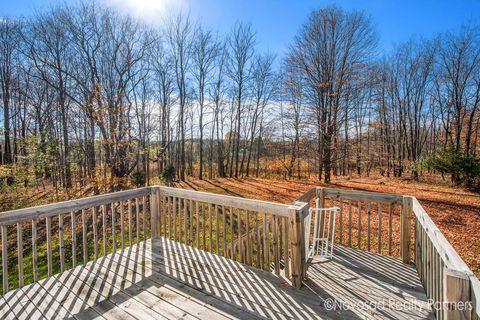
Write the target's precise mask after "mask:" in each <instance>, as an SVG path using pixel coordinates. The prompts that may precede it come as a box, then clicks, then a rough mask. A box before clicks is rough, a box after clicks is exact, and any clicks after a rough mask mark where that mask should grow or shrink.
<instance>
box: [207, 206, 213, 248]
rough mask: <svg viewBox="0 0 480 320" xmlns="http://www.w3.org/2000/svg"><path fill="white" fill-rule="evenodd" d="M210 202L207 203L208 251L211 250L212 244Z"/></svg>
mask: <svg viewBox="0 0 480 320" xmlns="http://www.w3.org/2000/svg"><path fill="white" fill-rule="evenodd" d="M212 216H213V214H212V204H211V203H209V204H208V231H209V244H208V248H209V252H213V248H212V244H213V218H212Z"/></svg>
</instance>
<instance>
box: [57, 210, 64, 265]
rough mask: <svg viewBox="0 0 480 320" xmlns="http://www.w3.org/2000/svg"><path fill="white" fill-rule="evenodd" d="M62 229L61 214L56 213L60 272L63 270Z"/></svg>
mask: <svg viewBox="0 0 480 320" xmlns="http://www.w3.org/2000/svg"><path fill="white" fill-rule="evenodd" d="M64 229H65V227H64V226H63V214H59V215H58V240H59V250H60V272H63V271H65V247H64V245H65V244H64V240H65V235H64Z"/></svg>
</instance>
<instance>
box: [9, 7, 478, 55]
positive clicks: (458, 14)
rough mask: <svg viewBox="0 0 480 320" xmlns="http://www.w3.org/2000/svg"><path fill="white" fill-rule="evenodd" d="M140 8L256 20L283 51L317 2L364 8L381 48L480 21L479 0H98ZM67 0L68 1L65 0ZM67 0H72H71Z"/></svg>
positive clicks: (217, 25)
mask: <svg viewBox="0 0 480 320" xmlns="http://www.w3.org/2000/svg"><path fill="white" fill-rule="evenodd" d="M97 1H100V2H105V3H107V5H110V6H114V7H119V8H120V9H123V10H125V11H128V12H136V13H137V14H138V15H140V16H143V17H145V19H146V20H148V22H149V23H155V22H156V21H159V20H160V19H159V18H158V16H161V15H162V14H165V13H166V12H169V11H171V10H177V9H179V8H181V9H182V10H184V11H189V12H190V14H191V16H192V17H193V18H196V19H199V20H200V21H202V22H203V23H204V24H205V25H207V26H209V27H212V28H214V29H217V30H219V31H220V32H221V33H227V32H228V31H229V30H230V29H231V28H232V26H233V24H234V23H235V21H237V20H239V21H247V22H251V23H252V25H253V28H254V30H255V31H256V33H257V43H258V46H259V48H260V49H261V50H262V51H267V50H269V51H272V52H276V53H279V54H280V55H281V53H282V52H283V51H284V50H285V49H286V48H288V45H289V43H290V42H291V40H292V38H293V37H294V35H295V34H296V33H297V31H298V30H299V28H300V27H301V25H302V24H303V23H304V21H305V20H306V18H307V16H308V14H309V13H310V12H311V11H312V10H313V9H315V8H319V7H322V6H328V5H331V4H336V5H337V6H339V7H343V8H345V9H352V8H357V9H363V10H364V11H365V12H366V13H367V14H369V15H371V16H372V18H373V21H374V22H375V24H376V26H377V30H378V32H379V36H380V45H381V48H382V49H384V50H386V51H389V50H390V49H391V48H393V47H394V45H395V44H397V43H401V42H402V41H405V40H407V39H409V38H410V37H421V36H423V37H430V36H432V35H434V34H436V33H437V32H441V31H446V30H458V29H459V28H460V26H461V25H462V23H467V22H470V23H473V24H480V1H479V0H469V1H467V0H451V1H447V0H438V1H434V0H429V1H420V0H419V1H410V0H408V1H405V0H395V1H393V0H363V1H361V0H344V1H323V0H297V1H294V0H97ZM2 2H3V3H2V4H1V5H0V16H21V15H23V16H29V15H30V14H32V12H33V11H34V10H41V9H42V8H44V7H48V6H50V5H52V4H55V3H59V2H60V1H59V0H2ZM62 2H63V1H62ZM67 2H68V1H67Z"/></svg>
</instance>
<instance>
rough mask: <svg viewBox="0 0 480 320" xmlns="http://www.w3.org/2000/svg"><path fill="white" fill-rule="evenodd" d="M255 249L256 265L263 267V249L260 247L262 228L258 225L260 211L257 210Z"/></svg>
mask: <svg viewBox="0 0 480 320" xmlns="http://www.w3.org/2000/svg"><path fill="white" fill-rule="evenodd" d="M255 251H256V257H255V260H256V266H257V268H259V269H260V268H261V267H262V264H261V263H262V262H261V249H260V229H259V227H258V212H256V211H255Z"/></svg>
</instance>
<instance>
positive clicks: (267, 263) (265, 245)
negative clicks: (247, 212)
mask: <svg viewBox="0 0 480 320" xmlns="http://www.w3.org/2000/svg"><path fill="white" fill-rule="evenodd" d="M262 218H263V256H264V266H263V268H264V269H265V270H266V271H270V239H269V231H268V221H267V214H266V213H265V212H263V214H262Z"/></svg>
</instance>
